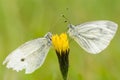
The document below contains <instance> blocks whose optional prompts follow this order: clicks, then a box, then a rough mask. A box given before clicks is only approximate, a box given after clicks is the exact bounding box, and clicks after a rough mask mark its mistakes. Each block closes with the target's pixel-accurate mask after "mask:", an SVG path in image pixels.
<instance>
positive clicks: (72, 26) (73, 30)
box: [67, 24, 76, 36]
mask: <svg viewBox="0 0 120 80" xmlns="http://www.w3.org/2000/svg"><path fill="white" fill-rule="evenodd" d="M75 32H76V31H75V26H74V25H72V24H69V25H68V32H67V33H68V34H69V36H73V35H74V33H75Z"/></svg>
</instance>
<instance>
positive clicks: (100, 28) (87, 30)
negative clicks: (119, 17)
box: [68, 20, 118, 54]
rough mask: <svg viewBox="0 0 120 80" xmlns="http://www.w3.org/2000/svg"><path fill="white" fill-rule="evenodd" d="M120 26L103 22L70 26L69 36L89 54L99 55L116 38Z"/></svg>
mask: <svg viewBox="0 0 120 80" xmlns="http://www.w3.org/2000/svg"><path fill="white" fill-rule="evenodd" d="M117 27H118V25H117V24H116V23H114V22H112V21H107V20H101V21H93V22H87V23H84V24H81V25H77V26H74V25H71V24H70V26H69V30H68V33H69V35H70V36H71V37H72V38H73V39H74V40H75V41H76V42H77V43H78V44H79V45H80V46H81V47H82V48H83V49H84V50H85V51H87V52H88V53H92V54H97V53H100V52H101V51H102V50H104V49H105V48H106V47H107V46H108V45H109V43H110V41H111V40H112V38H113V37H114V35H115V33H116V31H117Z"/></svg>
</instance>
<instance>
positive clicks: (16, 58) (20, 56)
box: [3, 38, 51, 74]
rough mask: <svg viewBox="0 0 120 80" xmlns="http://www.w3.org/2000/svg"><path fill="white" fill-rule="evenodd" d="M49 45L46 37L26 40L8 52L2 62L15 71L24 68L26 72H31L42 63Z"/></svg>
mask: <svg viewBox="0 0 120 80" xmlns="http://www.w3.org/2000/svg"><path fill="white" fill-rule="evenodd" d="M50 46H51V44H50V42H49V40H48V39H47V38H38V39H35V40H31V41H28V42H26V43H25V44H23V45H21V46H20V47H19V48H17V49H16V50H15V51H13V52H12V53H11V54H9V55H8V56H7V58H6V59H5V61H4V62H3V64H5V63H7V68H13V70H16V71H17V72H18V71H20V70H23V69H25V73H26V74H29V73H32V72H33V71H35V70H36V69H37V68H39V67H40V66H41V65H42V64H43V62H44V60H45V58H46V55H47V53H48V51H49V49H50Z"/></svg>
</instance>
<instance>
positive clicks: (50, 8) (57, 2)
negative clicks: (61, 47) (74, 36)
mask: <svg viewBox="0 0 120 80" xmlns="http://www.w3.org/2000/svg"><path fill="white" fill-rule="evenodd" d="M61 14H64V15H65V16H66V17H67V18H68V19H69V20H70V21H71V23H72V24H75V25H76V24H80V23H83V22H87V21H93V20H103V19H104V20H106V19H107V20H112V21H114V22H116V23H118V25H119V24H120V0H0V80H62V76H61V73H60V70H59V64H58V60H57V56H56V54H55V51H54V49H53V48H51V49H50V51H49V54H48V55H47V58H46V60H45V62H44V64H43V66H42V67H40V68H39V69H37V70H36V71H35V72H34V73H32V74H29V75H26V74H24V71H21V72H16V71H13V70H12V69H7V68H6V67H5V66H3V65H2V62H3V60H4V59H5V57H6V56H7V55H8V54H9V53H10V52H11V51H13V50H14V49H16V48H17V47H18V46H20V45H21V44H23V43H24V42H26V41H28V40H32V39H35V38H38V37H42V36H44V34H46V33H47V32H48V31H51V32H52V33H58V34H59V33H61V32H65V31H67V23H65V22H64V19H63V18H62V17H61ZM119 30H120V29H118V31H117V33H116V35H115V37H114V39H113V40H112V42H111V44H110V45H109V47H108V48H107V49H105V50H104V51H103V52H101V53H100V54H97V55H92V54H88V53H87V52H85V51H84V50H83V49H82V48H80V47H79V45H78V44H77V43H76V42H75V41H73V40H71V39H70V55H69V61H70V67H69V73H68V80H120V36H119V35H120V32H119Z"/></svg>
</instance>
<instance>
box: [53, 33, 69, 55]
mask: <svg viewBox="0 0 120 80" xmlns="http://www.w3.org/2000/svg"><path fill="white" fill-rule="evenodd" d="M52 44H53V46H54V48H55V50H56V51H57V52H59V53H60V54H61V53H62V52H66V51H68V50H69V43H68V39H67V34H66V33H62V34H60V36H58V35H57V34H55V35H53V36H52Z"/></svg>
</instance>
